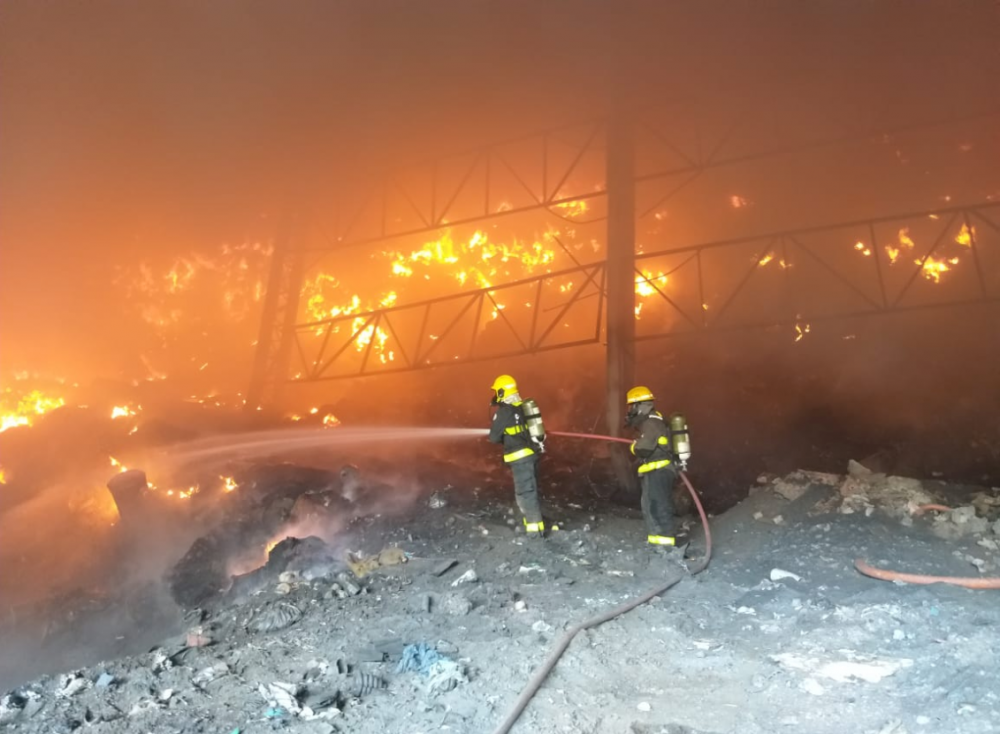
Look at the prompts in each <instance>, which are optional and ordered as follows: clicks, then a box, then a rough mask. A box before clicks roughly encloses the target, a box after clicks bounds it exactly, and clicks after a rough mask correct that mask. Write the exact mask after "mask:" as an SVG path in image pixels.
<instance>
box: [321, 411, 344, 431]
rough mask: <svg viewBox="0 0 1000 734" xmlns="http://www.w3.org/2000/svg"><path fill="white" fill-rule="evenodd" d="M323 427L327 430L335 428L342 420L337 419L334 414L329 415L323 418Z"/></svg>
mask: <svg viewBox="0 0 1000 734" xmlns="http://www.w3.org/2000/svg"><path fill="white" fill-rule="evenodd" d="M323 425H324V426H325V427H326V428H335V427H336V426H339V425H340V419H339V418H337V416H335V415H334V414H333V413H327V414H326V415H324V416H323Z"/></svg>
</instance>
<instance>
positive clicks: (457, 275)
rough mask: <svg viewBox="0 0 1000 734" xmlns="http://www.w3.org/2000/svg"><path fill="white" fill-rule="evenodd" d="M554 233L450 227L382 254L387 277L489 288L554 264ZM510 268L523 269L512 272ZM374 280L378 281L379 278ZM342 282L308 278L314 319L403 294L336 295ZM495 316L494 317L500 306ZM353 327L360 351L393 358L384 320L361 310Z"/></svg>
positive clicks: (373, 306)
mask: <svg viewBox="0 0 1000 734" xmlns="http://www.w3.org/2000/svg"><path fill="white" fill-rule="evenodd" d="M566 203H567V204H573V206H572V207H569V208H567V211H573V212H580V213H582V212H583V211H586V205H585V203H583V202H566ZM580 204H583V206H582V207H581V206H580ZM556 235H557V232H555V231H549V232H547V233H546V234H545V235H544V236H543V237H541V238H536V239H535V240H534V241H532V242H529V241H521V240H516V239H515V240H514V241H513V242H511V243H495V242H491V241H490V238H489V235H487V233H486V232H484V231H482V230H477V231H475V232H473V233H472V235H471V236H470V237H469V238H468V239H467V240H458V239H456V238H455V237H454V236H453V233H452V231H451V230H450V229H449V230H446V231H445V232H444V233H443V234H442V235H441V236H440V237H439V238H438V239H436V240H433V241H430V242H425V243H424V244H423V245H422V246H421V247H419V248H417V249H415V250H413V251H411V252H409V253H404V252H399V251H383V252H382V253H380V255H381V257H382V258H383V262H385V265H386V273H385V278H393V277H395V278H403V279H410V278H415V277H417V276H423V280H425V281H430V280H432V279H433V278H434V277H435V276H437V275H438V274H443V275H445V276H446V277H448V278H453V279H454V280H455V281H457V282H458V284H459V286H461V287H472V288H489V287H490V286H491V285H493V282H494V280H495V279H496V278H497V277H499V276H503V277H510V276H513V277H515V278H516V277H519V276H523V275H527V274H531V273H532V272H534V271H535V270H536V269H538V268H542V267H547V266H549V265H551V264H552V263H553V261H554V260H555V251H554V250H553V249H552V248H551V247H550V246H549V241H550V240H551V239H552V238H553V237H554V236H556ZM512 268H513V269H517V270H519V271H520V272H512ZM374 280H375V282H378V279H374ZM339 287H340V282H339V281H338V280H337V278H335V277H334V276H333V275H330V274H328V273H319V274H318V275H316V276H315V277H313V278H312V279H311V280H308V281H307V282H306V283H305V285H304V286H303V289H302V294H303V296H304V297H305V301H306V313H307V314H308V318H309V319H310V320H312V321H324V320H326V319H330V318H336V317H339V316H349V315H351V314H360V313H366V312H371V311H376V310H378V309H383V308H390V307H392V306H395V305H396V304H397V303H398V302H399V299H400V296H399V293H398V292H397V291H396V290H385V291H383V293H382V295H380V296H378V297H375V298H371V299H368V300H365V299H362V297H361V295H360V294H357V293H355V294H354V295H352V296H350V297H349V298H348V299H346V300H342V299H336V298H335V296H336V291H337V289H338V288H339ZM492 316H493V318H496V316H497V313H496V309H494V311H493V315H492ZM324 328H325V327H323V326H318V327H317V328H316V330H315V333H316V334H317V335H322V334H323V331H324ZM341 328H342V327H341V326H340V325H335V326H334V327H333V330H334V331H335V332H339V331H340V329H341ZM344 328H346V327H344ZM350 328H351V333H352V334H356V336H355V337H354V346H355V349H357V351H358V352H364V351H367V350H368V349H371V350H372V352H374V353H375V354H377V355H378V358H379V360H380V361H381V362H382V363H388V362H392V361H394V360H395V358H396V355H395V352H394V351H393V350H392V349H390V348H389V333H388V332H387V331H386V330H385V329H383V328H382V327H381V326H378V325H375V324H368V325H366V320H365V319H364V318H363V317H361V316H358V317H357V318H355V319H352V320H351V326H350Z"/></svg>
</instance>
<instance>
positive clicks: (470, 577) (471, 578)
mask: <svg viewBox="0 0 1000 734" xmlns="http://www.w3.org/2000/svg"><path fill="white" fill-rule="evenodd" d="M476 581H479V576H478V575H477V574H476V572H475V570H473V569H471V568H470V569H469V570H468V571H466V572H465V573H463V574H462V575H461V576H459V577H458V578H457V579H455V580H454V581H452V582H451V585H452V586H462V585H463V584H471V583H475V582H476Z"/></svg>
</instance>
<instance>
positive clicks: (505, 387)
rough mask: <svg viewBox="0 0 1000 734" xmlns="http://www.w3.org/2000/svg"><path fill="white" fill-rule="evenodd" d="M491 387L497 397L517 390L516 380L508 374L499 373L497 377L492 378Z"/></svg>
mask: <svg viewBox="0 0 1000 734" xmlns="http://www.w3.org/2000/svg"><path fill="white" fill-rule="evenodd" d="M492 389H493V392H495V393H496V394H497V397H498V398H502V397H503V396H504V395H510V394H511V393H512V392H517V382H515V381H514V378H513V377H511V376H510V375H500V376H499V377H498V378H497V379H495V380H493V386H492Z"/></svg>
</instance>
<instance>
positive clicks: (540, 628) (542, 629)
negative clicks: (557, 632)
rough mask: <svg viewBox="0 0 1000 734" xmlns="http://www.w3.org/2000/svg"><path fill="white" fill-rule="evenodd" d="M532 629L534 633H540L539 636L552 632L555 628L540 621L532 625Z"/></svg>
mask: <svg viewBox="0 0 1000 734" xmlns="http://www.w3.org/2000/svg"><path fill="white" fill-rule="evenodd" d="M531 629H532V631H533V632H538V633H539V634H547V633H549V632H551V631H552V629H553V628H552V625H551V624H548V623H547V622H543V621H542V620H540V619H539V620H538V621H537V622H535V623H534V624H533V625H531Z"/></svg>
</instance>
